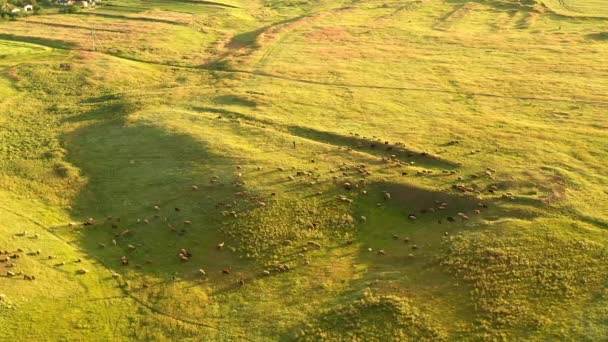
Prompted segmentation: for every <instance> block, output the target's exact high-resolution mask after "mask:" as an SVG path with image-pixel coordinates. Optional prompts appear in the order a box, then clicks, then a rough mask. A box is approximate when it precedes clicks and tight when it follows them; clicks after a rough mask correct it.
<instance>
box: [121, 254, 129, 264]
mask: <svg viewBox="0 0 608 342" xmlns="http://www.w3.org/2000/svg"><path fill="white" fill-rule="evenodd" d="M120 263H121V264H122V265H123V266H127V265H128V264H129V258H127V257H126V256H123V257H122V258H120Z"/></svg>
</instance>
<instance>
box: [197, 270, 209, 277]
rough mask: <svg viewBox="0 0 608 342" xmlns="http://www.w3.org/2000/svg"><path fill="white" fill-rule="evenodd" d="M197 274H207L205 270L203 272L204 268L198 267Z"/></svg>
mask: <svg viewBox="0 0 608 342" xmlns="http://www.w3.org/2000/svg"><path fill="white" fill-rule="evenodd" d="M198 274H199V275H200V276H202V277H204V276H205V275H206V274H207V272H205V270H204V269H202V268H199V269H198Z"/></svg>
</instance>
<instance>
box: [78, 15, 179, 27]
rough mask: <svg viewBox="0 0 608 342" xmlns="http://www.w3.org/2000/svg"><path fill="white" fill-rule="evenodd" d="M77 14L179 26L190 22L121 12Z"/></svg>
mask: <svg viewBox="0 0 608 342" xmlns="http://www.w3.org/2000/svg"><path fill="white" fill-rule="evenodd" d="M76 14H77V15H82V16H91V17H100V18H107V19H117V20H128V21H142V22H149V23H157V24H168V25H178V26H187V25H188V24H185V23H180V22H178V21H172V20H165V19H158V18H147V17H130V16H126V15H119V14H108V13H99V12H97V13H95V12H79V13H76Z"/></svg>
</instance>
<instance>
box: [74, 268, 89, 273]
mask: <svg viewBox="0 0 608 342" xmlns="http://www.w3.org/2000/svg"><path fill="white" fill-rule="evenodd" d="M76 273H78V274H87V273H89V270H87V269H86V268H81V269H79V270H78V271H76Z"/></svg>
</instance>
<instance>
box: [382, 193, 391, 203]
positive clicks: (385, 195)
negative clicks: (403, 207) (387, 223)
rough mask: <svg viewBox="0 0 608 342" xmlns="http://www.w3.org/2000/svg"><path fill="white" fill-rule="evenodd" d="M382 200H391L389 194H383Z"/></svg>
mask: <svg viewBox="0 0 608 342" xmlns="http://www.w3.org/2000/svg"><path fill="white" fill-rule="evenodd" d="M384 199H385V200H387V201H388V200H390V199H391V194H390V193H389V192H385V193H384Z"/></svg>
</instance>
